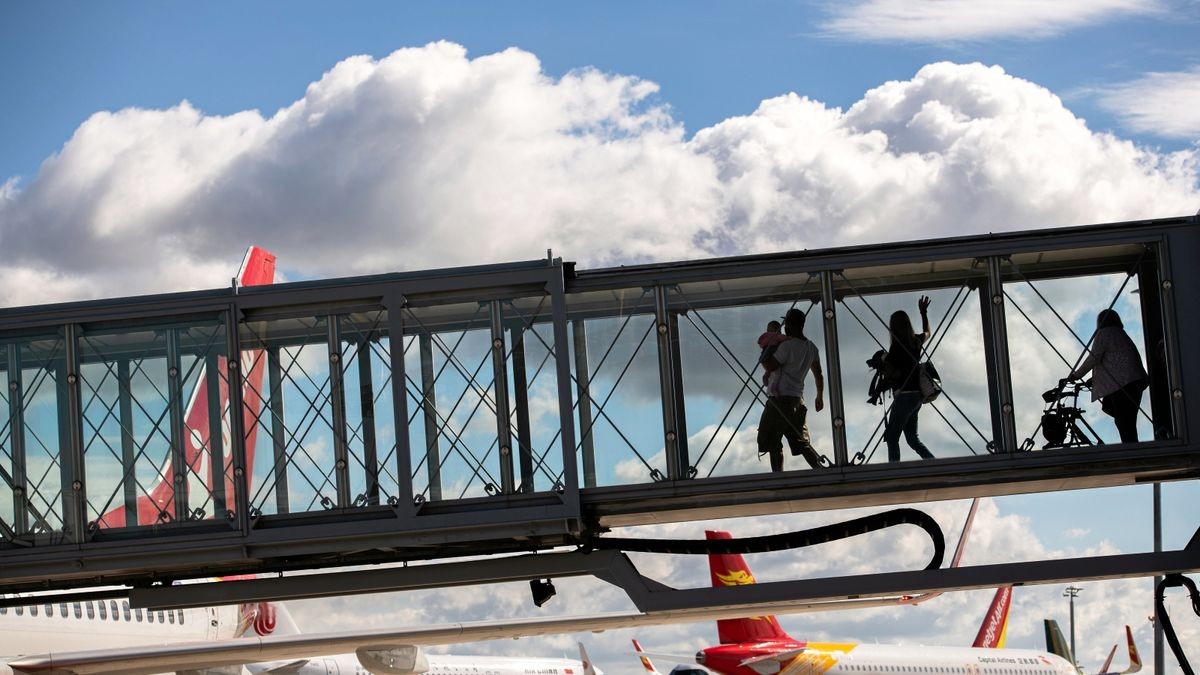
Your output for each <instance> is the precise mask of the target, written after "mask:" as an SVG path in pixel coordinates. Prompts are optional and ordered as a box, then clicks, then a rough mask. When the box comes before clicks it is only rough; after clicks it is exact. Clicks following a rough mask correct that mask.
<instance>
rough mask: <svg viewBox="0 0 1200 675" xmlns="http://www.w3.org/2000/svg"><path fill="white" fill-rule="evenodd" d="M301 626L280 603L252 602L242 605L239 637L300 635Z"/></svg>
mask: <svg viewBox="0 0 1200 675" xmlns="http://www.w3.org/2000/svg"><path fill="white" fill-rule="evenodd" d="M299 634H300V628H299V627H298V626H297V625H296V622H295V620H293V619H292V615H291V613H289V612H288V611H287V607H284V606H283V605H282V604H280V603H276V602H252V603H248V604H245V605H242V606H241V616H240V622H239V624H238V631H237V637H255V636H257V637H267V636H268V635H299Z"/></svg>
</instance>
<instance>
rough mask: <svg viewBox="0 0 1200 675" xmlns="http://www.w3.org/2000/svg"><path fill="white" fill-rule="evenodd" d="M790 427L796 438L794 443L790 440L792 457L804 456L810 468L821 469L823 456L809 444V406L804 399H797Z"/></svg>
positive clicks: (789, 423)
mask: <svg viewBox="0 0 1200 675" xmlns="http://www.w3.org/2000/svg"><path fill="white" fill-rule="evenodd" d="M788 427H789V428H790V429H791V430H792V432H793V433H794V434H795V436H796V439H795V442H794V443H793V442H792V440H791V439H790V438H789V439H788V443H789V445H790V447H791V449H792V456H793V457H795V456H797V455H803V456H804V461H806V462H808V465H809V466H811V467H812V468H814V469H819V468H821V455H820V454H818V453H817V451H816V450H814V449H813V446H812V443H811V442H809V436H808V406H806V405H804V398H803V397H800V398H798V399H796V405H795V407H793V408H792V412H791V415H790V417H789V419H788Z"/></svg>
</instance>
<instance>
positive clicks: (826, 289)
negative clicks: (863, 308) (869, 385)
mask: <svg viewBox="0 0 1200 675" xmlns="http://www.w3.org/2000/svg"><path fill="white" fill-rule="evenodd" d="M821 305H822V309H821V315H822V316H823V317H824V319H825V366H826V367H825V384H826V385H827V388H828V389H829V414H831V415H833V456H834V460H833V461H834V463H835V464H837V465H838V466H845V465H847V464H849V463H850V458H849V454H848V450H847V445H846V408H845V403H844V401H843V399H842V362H841V353H840V352H839V351H838V329H837V298H836V297H835V296H834V294H833V272H831V271H828V270H826V271H824V272H821Z"/></svg>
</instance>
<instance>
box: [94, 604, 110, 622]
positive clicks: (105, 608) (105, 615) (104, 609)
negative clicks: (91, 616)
mask: <svg viewBox="0 0 1200 675" xmlns="http://www.w3.org/2000/svg"><path fill="white" fill-rule="evenodd" d="M96 607H98V608H99V609H100V618H101V619H107V618H108V605H106V604H104V601H103V600H100V601H99V602H97V603H96Z"/></svg>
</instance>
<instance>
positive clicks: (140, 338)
mask: <svg viewBox="0 0 1200 675" xmlns="http://www.w3.org/2000/svg"><path fill="white" fill-rule="evenodd" d="M1198 224H1200V223H1198V222H1197V218H1196V217H1185V218H1169V219H1160V220H1151V221H1139V222H1127V223H1111V224H1102V225H1093V226H1086V227H1072V228H1062V229H1046V230H1036V231H1027V232H1014V233H1002V234H991V235H983V236H970V237H958V238H950V239H938V240H924V241H913V242H904V243H892V244H886V245H871V246H855V247H846V248H836V249H824V250H806V251H795V252H788V253H775V254H766V255H753V256H740V257H731V258H716V259H708V260H691V261H684V262H675V263H654V264H647V265H636V266H623V267H614V268H607V269H594V270H584V269H578V268H576V266H575V265H574V264H571V263H567V262H563V261H561V260H559V259H554V258H547V259H545V260H535V261H528V262H519V263H509V264H499V265H486V266H479V267H467V268H455V269H442V270H430V271H420V272H407V273H398V274H385V275H376V276H366V277H354V278H344V279H334V280H322V281H307V282H298V283H287V284H277V285H273V286H259V287H244V288H237V287H233V288H227V289H218V290H211V291H201V292H191V293H179V294H171V295H159V296H148V297H137V298H123V299H116V300H102V301H91V302H82V303H71V304H61V305H48V306H41V307H25V308H10V309H6V310H3V311H0V345H2V346H3V349H4V354H5V355H6V356H5V358H4V359H0V369H3V374H2V376H3V377H4V378H5V379H6V380H7V386H6V387H3V388H2V389H0V392H2V393H0V397H2V398H3V401H2V403H0V405H3V406H5V407H6V408H7V411H8V417H7V419H6V421H5V424H4V425H3V430H2V431H0V589H2V590H3V591H4V592H19V591H23V592H29V591H37V590H45V589H84V588H86V587H91V586H97V585H101V584H108V585H111V584H127V585H130V586H135V587H138V588H143V589H144V588H146V587H148V586H150V585H152V584H163V583H167V584H168V586H167V587H162V586H156V587H155V588H156V589H159V590H160V591H164V592H166V593H167V594H166V595H163V594H162V593H159V595H158V596H155V599H154V600H153V601H152V602H153V603H156V604H158V605H160V606H166V605H169V604H171V603H172V602H174V603H176V604H186V603H187V602H189V601H188V600H182V599H180V600H171V599H169V598H168V596H170V597H181V596H180V595H179V593H182V591H179V588H185V587H176V588H174V589H171V588H169V582H170V581H173V580H177V579H186V578H196V577H204V576H213V575H217V574H222V575H225V574H235V573H263V572H286V571H291V570H300V569H316V568H336V567H343V566H347V565H357V564H371V563H385V562H398V561H416V560H429V561H434V562H436V563H438V564H435V565H421V566H415V567H408V568H404V569H403V570H394V571H392V572H389V573H386V575H387V578H386V579H384V578H382V577H380V576H379V574H385V573H383V572H379V574H375V575H374V576H372V575H362V574H360V575H358V576H350V577H345V576H343V577H336V578H335V577H334V576H332V575H320V576H317V577H312V576H306V577H304V579H306V580H307V581H304V582H303V583H302V584H297V583H296V582H294V581H292V582H286V579H278V580H276V581H278V583H276V584H268V583H266V581H265V580H264V581H261V582H255V583H256V584H259V585H258V586H255V585H254V584H247V585H241V584H225V585H223V586H224V587H225V589H226V590H223V591H222V593H225V594H226V595H225V596H224V597H226V599H227V600H229V601H237V600H245V599H249V598H254V597H278V596H281V595H282V596H286V595H306V594H307V595H314V594H322V593H324V592H333V591H334V590H336V591H337V592H356V591H365V590H379V589H385V588H387V589H394V588H415V587H428V586H432V585H455V584H463V583H482V582H486V581H497V580H511V579H536V578H545V577H549V576H562V575H570V574H595V575H597V576H600V577H601V578H608V579H610V580H614V583H618V584H619V585H621V586H622V587H624V588H626V590H629V591H630V593H631V596H635V598H636V597H641V598H642V599H643V602H642V603H639V606H643V607H644V608H650V609H654V608H657V609H664V608H676V609H677V608H679V607H681V606H695V603H703V602H707V603H709V604H711V603H712V602H714V600H713V597H712V596H711V595H710V594H709V591H711V590H712V589H705V590H704V591H697V593H698V594H699V595H697V597H696V598H693V599H686V598H684V596H682V595H676V596H670V594H667V595H663V594H662V593H661V591H663V590H664V588H663V587H661V584H658V585H656V583H655V582H652V581H650V580H646V579H644V578H642V577H641V576H640V575H638V574H637V573H636V570H631V569H630V568H629V567H628V566H627V562H628V561H627V559H625V558H624V556H619V555H618V556H616V557H613V554H611V553H605V554H603V555H599V554H586V553H584V552H572V553H551V554H542V555H536V556H518V557H501V558H498V559H494V560H490V561H488V562H485V563H477V562H447V560H448V559H451V558H456V557H461V556H478V555H489V554H515V553H529V552H537V551H546V550H548V549H552V548H554V547H561V546H580V545H582V546H584V547H585V549H586V548H588V547H590V544H591V543H594V542H595V541H596V540H597V538H603V537H604V534H605V532H607V531H608V530H609V529H610V528H613V527H618V526H636V525H644V524H651V523H662V522H670V521H691V520H700V519H710V518H723V517H734V516H747V515H758V514H773V513H784V512H795V511H811V510H825V509H839V508H846V507H859V506H879V505H889V504H898V503H909V502H923V501H931V500H945V499H958V498H964V497H977V496H991V495H1009V494H1019V493H1030V492H1046V491H1059V490H1075V489H1084V488H1097V487H1107V486H1118V485H1132V484H1139V483H1152V482H1161V481H1174V480H1185V479H1195V478H1196V477H1197V476H1198V474H1200V445H1198V444H1197V442H1196V438H1194V437H1193V436H1192V433H1193V431H1194V430H1195V429H1196V428H1200V396H1198V395H1197V392H1200V367H1198V365H1197V362H1196V356H1195V355H1194V354H1193V353H1192V350H1188V349H1186V348H1185V346H1186V345H1192V344H1200V305H1197V303H1196V302H1195V298H1196V297H1197V294H1198V293H1200V269H1198V268H1197V265H1196V252H1197V251H1200V228H1198V227H1197V226H1198ZM920 296H929V297H930V298H931V299H932V303H933V304H932V308H931V311H930V321H931V324H932V326H931V328H932V337H931V339H930V340H929V342H928V343H927V344H926V346H925V357H926V358H928V359H930V360H932V361H934V362H936V364H937V366H938V368H939V370H940V374H941V380H942V385H943V390H944V391H943V394H942V395H941V396H940V397H939V398H938V399H937V400H935V401H933V402H932V403H930V404H928V405H926V406H925V407H924V409H923V410H922V412H921V413H920V420H921V434H922V438H923V439H924V441H925V443H926V445H928V446H929V448H930V451H931V453H932V454H933V455H934V458H933V459H925V460H922V459H919V458H917V457H916V456H915V455H913V454H911V451H910V450H908V448H907V446H906V445H904V443H903V442H902V443H901V454H900V456H899V457H898V458H895V459H896V461H889V459H890V458H889V456H888V452H887V450H886V443H885V442H884V440H883V434H882V431H883V429H884V425H885V422H884V418H885V415H886V414H887V411H888V410H889V405H888V403H889V402H890V401H885V402H884V404H883V405H879V406H875V405H871V404H869V403H867V402H866V398H867V388H868V385H869V381H870V378H871V372H870V370H869V369H868V367H867V366H866V364H865V361H866V360H867V359H868V358H869V357H870V356H871V354H872V353H873V352H875V351H876V350H877V349H880V348H885V347H886V346H887V343H888V341H889V337H888V336H889V333H888V328H887V321H888V316H889V315H890V314H891V313H892V312H893V311H896V310H906V311H907V312H908V313H909V314H910V315H911V316H912V318H913V319H914V320H916V317H917V313H916V300H917V298H918V297H920ZM791 308H797V309H800V310H801V311H803V312H804V313H805V314H806V315H807V317H808V320H807V324H806V328H805V333H806V335H807V337H808V338H809V339H811V340H812V341H813V342H814V343H815V344H816V345H817V347H818V349H819V350H820V363H821V364H822V366H823V371H824V381H825V392H824V394H825V403H826V405H825V407H824V409H823V410H821V411H817V410H816V409H815V405H814V401H813V392H812V390H811V389H809V390H808V391H809V401H808V427H809V431H810V434H811V437H812V441H813V445H814V447H815V448H816V450H817V452H818V454H819V455H820V461H819V462H817V463H816V466H810V465H809V464H808V463H806V462H804V461H802V460H801V458H798V457H791V456H788V457H786V458H785V466H784V470H783V471H779V472H772V471H771V470H770V466H769V464H768V463H767V462H766V461H765V459H764V458H763V457H761V456H760V455H759V454H758V451H757V444H756V442H755V433H756V429H757V426H758V419H759V415H760V413H761V412H762V410H763V406H764V404H765V403H766V393H765V391H764V388H763V384H762V380H761V375H762V373H761V370H760V369H759V367H758V363H757V361H758V358H759V355H760V352H759V347H758V345H757V344H756V339H757V336H758V334H759V333H760V332H762V330H763V327H764V325H765V324H766V323H767V321H769V320H771V319H778V318H779V317H780V316H782V315H783V314H784V313H785V312H786V311H787V310H788V309H791ZM1106 308H1111V309H1114V310H1115V311H1117V312H1118V314H1119V315H1120V316H1121V317H1122V319H1123V321H1124V323H1125V327H1126V330H1127V332H1128V333H1129V334H1130V335H1131V336H1132V337H1133V338H1134V340H1135V343H1136V345H1137V347H1138V349H1139V352H1140V353H1141V355H1142V357H1143V361H1144V363H1145V367H1146V369H1147V372H1148V388H1147V389H1146V393H1145V395H1144V396H1143V397H1142V400H1141V404H1140V409H1139V421H1138V433H1139V437H1138V440H1137V441H1136V442H1121V440H1120V439H1119V437H1118V436H1117V434H1116V432H1115V430H1114V428H1113V427H1112V424H1111V421H1110V420H1109V419H1108V418H1107V417H1106V416H1105V415H1103V414H1102V413H1100V412H1099V405H1098V404H1095V405H1093V404H1091V403H1089V401H1088V396H1087V392H1086V391H1074V390H1072V389H1070V388H1067V389H1064V388H1062V387H1060V386H1059V380H1060V379H1061V378H1064V377H1065V376H1066V375H1067V374H1068V373H1070V372H1071V370H1072V369H1073V368H1075V367H1077V366H1078V365H1079V363H1080V362H1081V361H1082V359H1083V358H1084V356H1085V355H1086V354H1087V350H1088V345H1089V343H1090V340H1091V335H1092V331H1093V329H1094V327H1095V322H1096V314H1097V312H1099V311H1100V310H1103V309H1106ZM807 386H808V387H810V388H811V387H812V386H813V383H812V380H809V383H808V385H807ZM1043 395H1045V396H1043ZM1047 412H1049V413H1051V415H1050V417H1049V418H1048V417H1047V416H1046V413H1047ZM1055 416H1057V418H1056V417H1055ZM1047 420H1049V422H1051V423H1053V425H1052V426H1054V428H1053V429H1050V428H1048V427H1049V426H1050V425H1049V423H1048V422H1047ZM1044 426H1047V428H1043V427H1044ZM1060 427H1061V428H1060ZM1060 432H1061V433H1060ZM1068 432H1069V433H1068ZM139 500H141V501H149V502H150V503H152V504H153V505H154V506H153V508H152V509H150V510H149V513H144V512H141V511H139V509H137V508H135V506H136V505H137V504H138V503H139ZM122 505H124V506H125V507H126V508H125V510H124V513H125V514H126V516H125V517H123V518H121V519H114V518H111V517H109V516H108V514H110V513H112V511H113V509H114V508H117V507H120V506H122ZM589 555H590V557H589ZM1068 563H1070V564H1073V567H1071V568H1070V572H1069V574H1068V572H1067V571H1066V570H1067V568H1066V567H1063V565H1066V564H1068ZM1195 569H1200V543H1197V542H1196V541H1193V545H1191V546H1189V547H1188V548H1186V549H1184V550H1181V551H1174V552H1163V553H1154V554H1139V555H1134V556H1115V557H1111V559H1108V558H1104V559H1101V558H1090V559H1086V560H1077V561H1066V562H1063V561H1040V562H1034V563H1023V564H1021V565H999V566H990V567H989V568H987V569H982V568H973V570H933V571H927V572H911V573H899V576H897V575H890V576H889V575H876V576H874V577H872V578H871V579H869V580H866V579H861V578H858V577H851V578H845V579H846V581H845V582H844V583H842V584H841V585H838V584H837V583H834V582H835V581H838V580H833V581H830V580H815V581H807V582H795V583H796V584H798V585H797V586H795V588H794V589H793V590H789V591H788V593H791V595H789V596H788V597H792V598H798V599H800V600H814V601H824V600H831V599H832V600H837V599H845V598H848V597H858V596H863V597H866V596H867V595H869V594H886V593H915V592H923V591H927V590H932V589H937V588H967V587H984V586H988V585H995V584H997V583H1005V582H1014V581H1015V582H1019V583H1045V582H1049V581H1054V580H1058V579H1062V578H1070V579H1073V580H1078V579H1081V578H1110V577H1115V576H1131V575H1151V574H1159V573H1166V572H1171V571H1188V570H1195ZM905 575H908V576H905ZM868 581H869V583H867V582H868ZM235 587H237V588H238V589H239V590H233V589H234V588H235ZM765 587H766V585H764V588H765ZM255 588H257V589H258V590H251V589H255ZM764 592H766V591H764ZM771 592H773V593H776V596H775V598H776V600H778V598H779V595H778V592H779V591H778V589H774V590H772V591H771ZM656 593H657V594H658V595H655V594H656ZM173 594H174V595H173ZM208 597H209V598H211V595H210V596H208ZM668 597H670V598H671V599H666V598H668ZM688 597H689V598H690V597H691V596H688ZM651 598H657V599H653V600H652V599H651ZM192 600H193V601H194V602H201V600H200V599H199V598H193V599H192ZM144 601H145V602H151V601H150V600H144ZM656 603H657V604H656Z"/></svg>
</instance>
